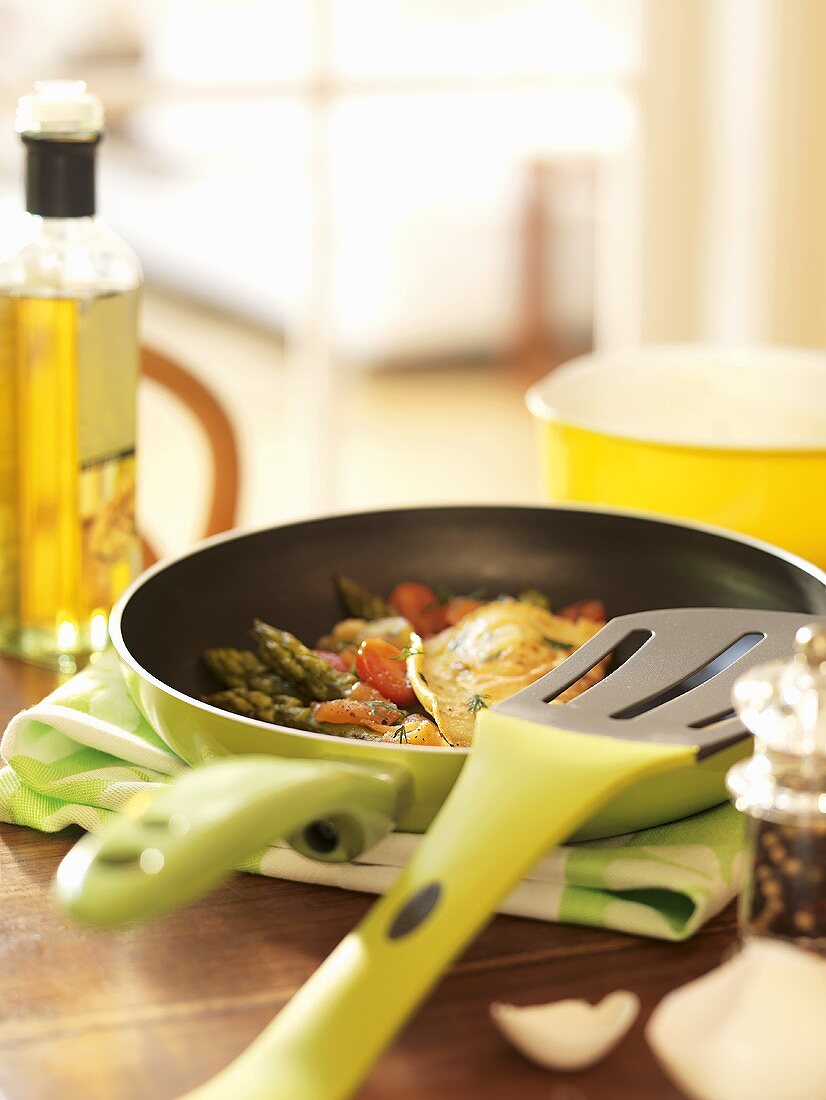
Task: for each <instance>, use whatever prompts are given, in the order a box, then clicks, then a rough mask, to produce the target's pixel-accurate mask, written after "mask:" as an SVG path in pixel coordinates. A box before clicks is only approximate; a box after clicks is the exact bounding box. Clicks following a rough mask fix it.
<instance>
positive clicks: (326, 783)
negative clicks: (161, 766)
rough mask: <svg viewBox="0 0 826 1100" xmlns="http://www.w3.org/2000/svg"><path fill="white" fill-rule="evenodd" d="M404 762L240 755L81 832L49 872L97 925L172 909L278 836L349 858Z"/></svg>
mask: <svg viewBox="0 0 826 1100" xmlns="http://www.w3.org/2000/svg"><path fill="white" fill-rule="evenodd" d="M409 786H410V779H409V775H408V773H407V771H406V770H401V769H400V770H393V771H390V770H382V769H379V768H370V767H367V766H362V765H349V764H339V763H332V762H329V761H323V760H303V759H301V760H294V759H284V758H282V757H275V756H239V757H232V758H228V759H226V760H222V761H220V762H218V763H213V764H206V765H203V766H201V767H198V768H193V769H192V770H190V771H186V772H184V773H183V774H182V775H180V776H179V777H178V778H176V779H174V780H173V781H172V782H171V783H170V784H169V785H168V786H167V787H164V788H163V789H162V790H161V791H159V792H157V793H154V792H153V793H152V794H148V793H147V794H141V795H138V796H137V797H136V798H134V799H133V800H132V801H131V802H130V803H129V805H128V806H127V807H126V810H125V812H124V813H123V814H121V815H120V816H119V817H118V818H117V820H116V821H114V822H113V824H112V825H111V826H109V827H108V828H106V829H105V830H104V831H103V832H102V833H101V834H100V835H97V836H93V835H91V834H89V835H87V836H85V837H83V839H82V840H80V841H79V842H78V843H77V844H76V845H75V847H74V848H73V849H72V850H71V851H70V852H69V854H68V855H67V856H66V857H65V859H64V860H63V862H62V863H61V865H60V867H59V869H58V872H57V877H56V879H55V893H56V896H57V900H58V902H59V904H60V905H61V906H62V907H63V908H64V909H65V910H66V911H67V912H68V913H69V914H70V915H71V916H72V917H74V918H76V919H77V920H81V921H84V922H86V923H88V924H94V925H98V926H100V927H113V926H115V925H119V924H124V923H129V922H132V921H136V920H145V919H148V918H150V917H156V916H159V915H161V914H163V913H167V912H169V911H170V910H172V909H177V908H179V907H180V906H182V905H185V904H186V903H187V902H190V901H192V900H193V899H195V898H197V897H199V896H200V895H201V894H203V893H205V892H206V891H207V890H209V889H211V888H212V887H213V886H215V885H216V884H217V883H218V882H220V881H221V879H223V878H225V877H226V875H227V874H228V873H229V872H230V871H232V870H233V869H234V868H236V867H237V866H238V865H239V864H240V863H241V862H243V860H245V859H248V858H249V857H250V856H252V855H254V854H255V853H256V852H257V851H258V850H259V849H260V848H262V847H263V846H264V845H266V844H269V843H271V842H272V841H273V840H276V839H277V838H279V837H286V838H288V839H289V840H290V841H291V843H292V844H293V846H294V847H295V848H297V849H298V850H299V851H300V852H301V853H302V854H304V855H309V856H312V857H314V858H316V859H326V860H345V859H352V858H353V856H355V855H358V853H359V852H361V851H363V850H364V849H365V848H369V847H370V846H371V845H373V844H374V843H376V841H378V840H379V839H380V838H381V837H382V836H384V835H385V834H386V833H387V832H389V831H390V829H392V828H393V826H394V824H395V822H396V820H397V818H398V815H399V814H400V812H401V811H402V809H403V808H404V804H405V802H406V800H407V799H408V798H409Z"/></svg>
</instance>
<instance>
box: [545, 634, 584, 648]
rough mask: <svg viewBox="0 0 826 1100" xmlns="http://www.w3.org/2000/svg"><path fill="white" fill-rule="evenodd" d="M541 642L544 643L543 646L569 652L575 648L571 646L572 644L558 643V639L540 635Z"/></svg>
mask: <svg viewBox="0 0 826 1100" xmlns="http://www.w3.org/2000/svg"><path fill="white" fill-rule="evenodd" d="M542 641H543V642H544V643H545V645H549V646H553V648H554V649H567V650H569V651H570V650H572V649H576V646H575V645H574V644H573V642H563V641H560V639H559V638H549V637H548V636H547V634H543V635H542Z"/></svg>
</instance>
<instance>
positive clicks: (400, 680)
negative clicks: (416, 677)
mask: <svg viewBox="0 0 826 1100" xmlns="http://www.w3.org/2000/svg"><path fill="white" fill-rule="evenodd" d="M356 671H357V672H358V676H359V679H360V680H363V681H364V682H365V683H366V684H369V685H370V687H373V688H375V689H376V690H377V691H380V692H381V693H382V695H383V696H384V697H385V699H389V700H390V702H391V703H396V704H397V705H398V706H400V707H410V706H412V705H413V704H414V703H415V702H416V695H415V693H414V691H413V688H412V687H411V686H410V684H409V683H408V682H407V671H406V669H405V666H404V654H403V653H402V651H401V650H400V649H399V647H398V646H395V645H393V643H392V642H386V641H385V640H384V638H367V639H366V640H365V641H363V642H362V643H361V645H360V646H359V651H358V653H357V654H356Z"/></svg>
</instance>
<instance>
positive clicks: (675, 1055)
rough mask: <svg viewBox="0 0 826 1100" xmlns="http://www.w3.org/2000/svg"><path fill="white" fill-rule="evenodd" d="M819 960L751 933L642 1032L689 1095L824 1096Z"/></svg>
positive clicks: (825, 1049) (766, 1099)
mask: <svg viewBox="0 0 826 1100" xmlns="http://www.w3.org/2000/svg"><path fill="white" fill-rule="evenodd" d="M824 1021H826V960H823V959H819V958H817V957H816V956H815V955H813V954H810V953H809V952H806V951H803V950H801V949H800V948H799V947H793V946H790V945H788V944H785V943H780V942H778V941H777V940H768V939H766V940H752V941H750V942H749V943H748V944H747V945H746V946H745V947H744V948H743V950H742V951H741V952H740V953H739V954H738V955H737V956H735V958H733V959H731V960H730V961H729V962H727V963H724V964H723V965H722V966H720V967H718V968H717V969H716V970H712V971H711V972H710V973H708V974H705V975H704V976H703V977H702V978H698V979H697V980H696V981H694V982H689V984H688V985H685V986H683V987H682V988H681V989H677V990H675V991H674V992H673V993H669V994H668V995H667V996H666V997H665V998H663V1000H662V1001H661V1002H660V1004H659V1005H658V1006H657V1008H656V1009H655V1010H654V1013H653V1015H652V1016H651V1019H650V1020H649V1022H648V1026H647V1028H646V1032H645V1035H646V1039H647V1040H648V1042H649V1044H650V1046H651V1048H652V1049H653V1051H654V1053H655V1054H656V1055H657V1057H658V1059H659V1060H660V1062H661V1063H662V1065H663V1068H664V1069H665V1070H666V1071H667V1072H668V1073H669V1074H670V1075H671V1077H672V1078H673V1080H674V1081H675V1082H676V1083H677V1084H678V1085H679V1086H680V1088H682V1089H683V1091H684V1092H685V1093H686V1094H687V1095H688V1096H689V1097H691V1098H692V1100H778V1097H782V1098H783V1100H819V1098H820V1097H826V1045H824V1039H823V1034H824V1033H823V1028H824Z"/></svg>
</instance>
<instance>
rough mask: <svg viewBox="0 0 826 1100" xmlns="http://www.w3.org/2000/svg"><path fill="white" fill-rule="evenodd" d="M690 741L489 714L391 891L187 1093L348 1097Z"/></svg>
mask: <svg viewBox="0 0 826 1100" xmlns="http://www.w3.org/2000/svg"><path fill="white" fill-rule="evenodd" d="M693 759H694V750H693V749H692V748H690V747H688V746H673V745H672V746H667V745H652V744H643V743H638V742H631V741H620V740H616V739H614V738H605V737H597V736H586V735H583V734H575V733H569V732H565V731H560V730H556V729H553V728H549V727H546V726H540V725H535V724H533V723H530V722H526V721H524V720H522V719H518V718H511V717H508V716H506V715H500V714H497V713H496V712H493V711H490V712H483V714H482V715H480V721H479V722H478V724H477V730H476V738H475V743H474V747H473V750H472V752H471V753H470V756H469V759H468V762H467V764H466V765H465V767H464V769H463V770H462V773H461V775H460V777H459V779H458V781H457V783H456V785H455V787H454V789H453V791H452V792H451V794H450V796H449V797H448V800H447V801H446V803H445V805H444V806H443V808H442V810H441V811H440V813H439V815H438V817H437V818H436V820H435V822H434V823H433V825H432V826H431V829H430V832H429V833H428V835H427V837H426V838H425V839H424V841H423V842H422V845H421V847H420V848H419V850H418V852H417V853H416V855H415V856H414V857H413V859H412V860H411V862H410V863H409V864H408V866H407V867H406V868H405V870H404V871H403V872H402V873H401V874H400V876H399V878H398V879H397V881H396V883H395V885H394V886H393V888H392V889H391V891H390V892H389V893H388V894H387V895H386V896H385V897H384V898H383V899H382V900H381V901H379V902H378V903H377V904H376V905H375V906H374V907H373V909H372V910H371V911H370V913H369V914H368V915H367V917H366V918H365V920H364V921H363V922H362V923H361V925H360V926H359V927H358V928H357V929H356V930H355V931H354V932H352V933H350V935H348V936H347V937H346V938H345V939H344V940H343V941H342V942H341V943H340V944H339V946H338V947H337V948H336V949H335V951H334V952H333V954H332V955H331V956H330V958H329V959H328V960H327V961H326V962H325V963H323V964H322V966H321V967H320V968H319V969H318V970H317V971H316V973H315V974H314V975H313V977H311V978H310V980H309V981H308V982H307V983H306V985H304V987H303V988H302V989H300V990H299V991H298V992H297V993H296V994H295V996H294V997H293V998H292V1000H291V1001H290V1002H289V1004H287V1005H286V1007H285V1008H284V1009H282V1011H281V1012H280V1013H279V1015H278V1016H277V1017H276V1019H275V1020H274V1021H273V1022H272V1023H271V1024H270V1025H269V1027H268V1028H267V1029H266V1030H265V1031H264V1032H263V1033H262V1034H261V1035H260V1036H259V1037H258V1039H256V1040H255V1041H254V1042H253V1044H252V1045H251V1046H250V1047H249V1048H248V1049H247V1050H246V1051H245V1052H244V1053H243V1054H242V1055H241V1056H240V1057H239V1058H238V1059H236V1061H235V1062H233V1063H232V1064H231V1065H230V1066H228V1067H227V1068H226V1069H225V1070H223V1071H222V1072H221V1073H219V1074H218V1075H217V1077H215V1078H213V1079H212V1080H211V1081H209V1082H207V1083H206V1084H205V1085H203V1086H201V1087H200V1088H197V1089H195V1090H194V1091H193V1092H191V1093H188V1094H187V1098H186V1100H234V1098H236V1097H239V1096H243V1097H244V1098H245V1100H342V1098H344V1097H348V1096H350V1095H351V1094H352V1093H353V1091H354V1090H355V1089H356V1088H357V1087H358V1085H359V1083H360V1082H361V1081H362V1080H363V1078H364V1077H365V1075H366V1074H367V1073H368V1072H369V1070H370V1068H371V1067H372V1065H373V1063H374V1062H375V1061H376V1059H377V1058H378V1057H379V1055H380V1054H381V1053H382V1051H383V1050H384V1049H385V1048H386V1047H387V1045H388V1044H389V1043H390V1041H391V1040H392V1038H393V1036H394V1035H395V1034H396V1032H397V1031H398V1029H399V1028H400V1027H401V1025H402V1024H403V1023H404V1022H405V1020H406V1019H407V1018H408V1017H409V1016H410V1014H411V1013H412V1012H413V1010H414V1009H415V1008H416V1006H417V1004H418V1003H419V1001H421V999H422V998H423V997H424V996H425V994H426V993H427V992H428V990H429V989H430V988H431V987H432V985H433V984H434V982H435V981H436V979H437V978H438V976H439V975H440V974H441V972H442V971H443V970H444V969H445V968H446V967H447V966H448V964H449V963H450V962H451V960H452V959H454V958H455V957H456V955H457V954H458V953H459V952H460V951H461V950H462V948H463V947H464V946H465V944H467V942H468V941H469V940H470V939H471V938H472V937H473V935H474V934H475V933H476V932H477V931H478V929H479V928H480V926H481V925H482V924H483V923H484V921H485V920H486V919H487V918H488V917H489V916H490V914H491V913H492V912H494V910H495V909H496V906H497V904H498V903H499V901H500V900H501V899H502V898H503V897H504V896H505V895H506V894H507V893H508V891H509V890H510V889H511V888H512V887H513V886H514V885H515V884H516V883H517V882H518V881H519V880H520V879H521V878H522V877H523V876H524V874H525V873H526V872H527V871H528V870H529V869H530V867H531V866H532V865H533V864H534V863H535V862H536V861H537V860H538V859H539V858H540V857H541V856H542V855H543V854H544V853H545V852H547V851H548V849H549V848H550V847H551V846H553V845H554V844H556V843H557V842H559V841H561V840H563V839H564V838H565V837H567V836H568V835H569V834H570V833H571V832H572V831H573V830H574V829H575V828H576V827H577V826H578V825H579V824H580V823H582V822H583V821H584V820H585V819H587V818H588V817H589V815H591V814H592V813H593V811H594V810H596V809H597V808H598V807H599V806H601V805H602V804H603V803H605V802H606V801H608V800H609V799H610V798H611V797H612V796H613V795H614V794H616V793H617V792H619V791H620V790H622V789H623V788H625V787H628V786H630V785H631V784H632V783H634V782H635V781H636V780H637V779H639V778H642V777H643V776H647V775H652V774H654V773H656V772H665V771H670V770H674V769H676V768H681V767H685V766H686V765H688V764H690V763H692V762H693Z"/></svg>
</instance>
